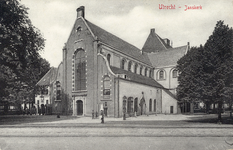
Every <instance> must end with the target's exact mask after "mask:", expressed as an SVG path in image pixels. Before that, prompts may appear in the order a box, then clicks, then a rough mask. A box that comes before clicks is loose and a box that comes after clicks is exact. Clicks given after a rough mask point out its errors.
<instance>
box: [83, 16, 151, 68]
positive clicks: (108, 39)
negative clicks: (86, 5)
mask: <svg viewBox="0 0 233 150" xmlns="http://www.w3.org/2000/svg"><path fill="white" fill-rule="evenodd" d="M85 21H86V23H87V24H88V26H89V27H90V29H91V31H92V32H93V34H94V35H95V36H97V38H98V40H100V41H101V42H103V43H105V44H107V45H109V46H111V47H114V48H116V49H117V50H119V51H120V52H122V53H123V54H126V55H128V56H130V57H133V58H135V59H137V60H139V61H141V62H143V63H146V64H148V65H151V62H150V61H149V59H148V57H147V56H145V55H144V54H142V53H141V52H140V49H138V48H137V47H135V46H133V45H131V44H129V43H128V42H126V41H124V40H122V39H120V38H119V37H117V36H115V35H113V34H111V33H109V32H107V31H106V30H104V29H102V28H100V27H98V26H96V25H94V24H93V23H91V22H90V21H88V20H85Z"/></svg>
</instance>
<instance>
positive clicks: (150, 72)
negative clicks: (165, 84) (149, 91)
mask: <svg viewBox="0 0 233 150" xmlns="http://www.w3.org/2000/svg"><path fill="white" fill-rule="evenodd" d="M149 77H150V78H152V69H150V71H149Z"/></svg>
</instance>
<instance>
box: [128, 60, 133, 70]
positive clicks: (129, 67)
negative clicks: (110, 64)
mask: <svg viewBox="0 0 233 150" xmlns="http://www.w3.org/2000/svg"><path fill="white" fill-rule="evenodd" d="M131 66H132V62H131V61H129V63H128V71H131Z"/></svg>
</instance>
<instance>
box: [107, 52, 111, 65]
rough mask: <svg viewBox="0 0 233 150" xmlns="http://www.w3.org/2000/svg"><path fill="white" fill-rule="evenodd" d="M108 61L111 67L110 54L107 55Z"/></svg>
mask: <svg viewBox="0 0 233 150" xmlns="http://www.w3.org/2000/svg"><path fill="white" fill-rule="evenodd" d="M107 60H108V64H109V65H111V63H110V62H111V55H110V54H108V55H107Z"/></svg>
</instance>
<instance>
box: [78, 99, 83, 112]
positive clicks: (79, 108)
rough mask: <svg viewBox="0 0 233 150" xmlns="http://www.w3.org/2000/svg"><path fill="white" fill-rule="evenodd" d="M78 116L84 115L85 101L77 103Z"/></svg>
mask: <svg viewBox="0 0 233 150" xmlns="http://www.w3.org/2000/svg"><path fill="white" fill-rule="evenodd" d="M77 115H83V101H81V100H78V101H77Z"/></svg>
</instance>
